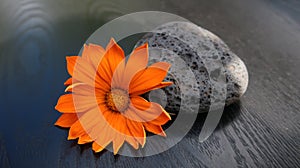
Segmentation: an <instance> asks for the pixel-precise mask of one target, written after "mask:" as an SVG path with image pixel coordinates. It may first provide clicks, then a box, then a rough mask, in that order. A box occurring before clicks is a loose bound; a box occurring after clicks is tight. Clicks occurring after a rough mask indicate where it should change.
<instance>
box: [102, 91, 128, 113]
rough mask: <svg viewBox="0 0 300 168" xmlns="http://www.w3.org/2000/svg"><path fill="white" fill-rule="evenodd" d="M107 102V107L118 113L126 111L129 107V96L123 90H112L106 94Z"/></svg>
mask: <svg viewBox="0 0 300 168" xmlns="http://www.w3.org/2000/svg"><path fill="white" fill-rule="evenodd" d="M105 100H106V105H107V107H108V108H110V109H111V110H112V111H116V112H123V111H125V110H126V109H127V108H128V105H129V95H128V93H127V92H126V91H125V90H122V89H112V90H111V91H110V92H108V93H106V96H105Z"/></svg>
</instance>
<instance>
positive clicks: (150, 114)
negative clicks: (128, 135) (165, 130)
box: [125, 96, 171, 125]
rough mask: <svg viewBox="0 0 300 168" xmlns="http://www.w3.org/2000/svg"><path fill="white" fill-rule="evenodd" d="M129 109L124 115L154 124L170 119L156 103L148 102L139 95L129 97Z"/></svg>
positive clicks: (161, 123) (160, 123) (163, 122)
mask: <svg viewBox="0 0 300 168" xmlns="http://www.w3.org/2000/svg"><path fill="white" fill-rule="evenodd" d="M130 100H131V104H130V107H129V108H130V110H127V111H126V113H125V115H126V116H129V117H132V118H130V119H131V120H135V121H138V122H149V123H152V124H155V125H164V124H165V123H167V122H168V121H169V120H171V117H170V115H169V114H168V113H167V112H166V111H165V110H164V109H163V108H162V107H161V106H160V105H159V104H157V103H154V102H148V101H147V100H145V99H144V98H142V97H140V96H134V97H131V99H130Z"/></svg>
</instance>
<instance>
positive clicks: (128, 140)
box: [125, 136, 139, 149]
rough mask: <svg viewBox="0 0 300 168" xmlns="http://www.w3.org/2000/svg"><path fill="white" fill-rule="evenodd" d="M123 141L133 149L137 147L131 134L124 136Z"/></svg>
mask: <svg viewBox="0 0 300 168" xmlns="http://www.w3.org/2000/svg"><path fill="white" fill-rule="evenodd" d="M125 141H126V142H128V143H129V144H130V145H131V146H132V147H133V148H134V149H138V148H139V143H138V141H137V140H136V139H135V138H134V137H133V136H126V138H125Z"/></svg>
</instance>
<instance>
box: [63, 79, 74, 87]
mask: <svg viewBox="0 0 300 168" xmlns="http://www.w3.org/2000/svg"><path fill="white" fill-rule="evenodd" d="M72 80H73V79H72V78H69V79H67V80H66V81H65V83H64V85H65V86H68V85H71V84H72Z"/></svg>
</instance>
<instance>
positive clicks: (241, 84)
mask: <svg viewBox="0 0 300 168" xmlns="http://www.w3.org/2000/svg"><path fill="white" fill-rule="evenodd" d="M145 42H148V44H149V55H150V56H149V59H150V62H149V63H153V62H157V61H166V62H169V63H171V64H172V67H171V69H170V72H169V73H168V76H167V77H166V79H165V80H166V81H173V82H174V85H172V86H169V87H166V88H164V89H163V90H164V91H165V94H166V97H167V103H166V107H165V108H166V110H168V111H169V112H177V111H178V110H179V108H185V110H186V111H193V110H195V109H197V111H198V109H199V111H200V112H205V111H207V110H208V108H209V107H210V106H211V105H212V102H213V103H214V104H221V105H222V104H223V106H224V104H226V105H229V104H231V103H234V102H236V101H237V100H239V98H240V97H241V96H242V95H243V94H244V93H245V91H246V89H247V86H248V72H247V69H246V66H245V64H244V63H243V61H242V60H241V59H240V58H239V57H238V56H237V55H236V54H234V53H233V52H232V51H231V50H230V49H229V47H228V46H227V45H226V44H225V43H224V42H223V41H222V40H221V39H220V38H219V37H217V36H216V35H214V34H213V33H211V32H209V31H208V30H205V29H203V28H201V27H199V26H197V25H195V24H192V23H188V22H172V23H168V24H165V25H162V26H160V27H158V28H156V29H155V30H153V32H150V33H147V34H146V35H145V36H144V37H143V38H142V39H141V40H139V41H138V42H137V44H136V46H139V45H141V44H143V43H145ZM222 76H223V80H222ZM225 88H226V89H225ZM157 93H159V92H157ZM154 97H155V96H154ZM156 97H157V96H156ZM158 97H159V96H158ZM183 99H185V100H187V101H186V102H184V101H182V100H183Z"/></svg>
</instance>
